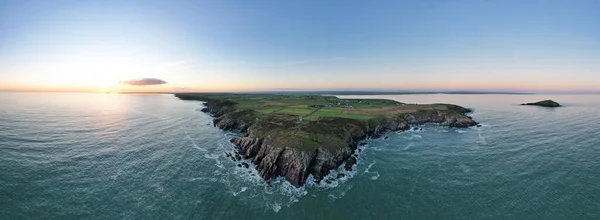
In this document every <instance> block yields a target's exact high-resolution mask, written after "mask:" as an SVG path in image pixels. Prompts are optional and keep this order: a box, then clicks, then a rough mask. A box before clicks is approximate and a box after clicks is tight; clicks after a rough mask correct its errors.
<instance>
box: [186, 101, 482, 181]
mask: <svg viewBox="0 0 600 220" xmlns="http://www.w3.org/2000/svg"><path fill="white" fill-rule="evenodd" d="M184 99H185V98H184ZM200 101H205V102H206V103H204V105H205V106H206V108H204V109H203V110H202V111H203V112H206V113H208V114H211V115H212V116H213V117H214V119H213V123H214V125H215V126H216V127H218V128H220V129H223V130H239V131H241V132H242V134H243V137H236V138H233V139H231V143H233V144H234V145H235V146H236V152H235V153H236V154H235V155H232V154H230V153H226V156H227V157H229V158H232V160H234V161H239V160H240V159H241V158H244V159H248V160H251V162H252V163H253V164H254V165H255V166H254V167H255V168H256V170H257V171H258V173H259V174H260V176H261V177H262V178H263V179H265V180H269V179H271V178H275V177H278V176H282V177H284V178H285V179H286V180H288V181H289V182H290V183H291V184H293V185H294V186H297V187H300V186H302V185H304V184H305V183H306V181H307V179H308V177H309V175H313V177H314V178H315V180H316V181H317V182H320V181H322V180H323V178H324V177H325V176H326V175H327V174H329V173H330V171H331V170H334V169H337V168H338V167H340V166H341V165H342V164H345V165H344V168H345V169H346V170H352V169H353V166H354V165H355V164H356V162H357V158H356V156H354V155H353V154H354V152H355V150H356V149H357V147H358V145H359V144H360V145H365V143H362V142H360V141H361V140H363V139H365V138H379V137H381V136H382V135H383V134H384V133H386V132H389V131H404V130H408V129H410V126H411V125H418V124H424V123H439V124H441V125H443V126H448V127H459V128H463V127H469V126H474V125H477V122H475V121H473V120H472V119H471V118H470V117H469V116H466V115H464V114H465V113H468V112H470V110H468V109H464V108H462V107H460V106H450V107H449V108H451V109H450V110H446V111H444V110H427V111H416V112H413V113H406V114H399V115H396V116H394V117H383V116H382V117H375V118H372V119H369V120H357V119H347V118H323V119H322V120H317V121H304V122H302V123H298V121H297V117H296V116H282V115H261V114H259V113H257V112H255V111H252V110H237V109H235V108H234V105H235V104H234V103H233V104H232V103H228V102H227V101H220V100H200ZM240 166H242V167H249V165H247V164H243V163H242V164H240Z"/></svg>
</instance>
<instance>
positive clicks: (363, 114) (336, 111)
mask: <svg viewBox="0 0 600 220" xmlns="http://www.w3.org/2000/svg"><path fill="white" fill-rule="evenodd" d="M190 95H193V96H202V97H203V98H209V99H218V100H228V101H232V102H234V103H235V108H236V109H239V110H253V111H256V112H258V113H260V114H280V115H294V116H304V118H303V120H309V121H315V120H319V119H320V118H324V117H325V118H327V117H335V118H349V119H364V120H366V119H371V118H373V117H376V116H378V115H390V114H395V113H397V112H396V111H397V108H400V107H401V106H405V104H404V103H400V102H397V101H393V100H386V99H339V98H337V97H335V96H318V95H277V94H233V93H222V94H190ZM315 110H316V111H315Z"/></svg>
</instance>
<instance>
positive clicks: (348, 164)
mask: <svg viewBox="0 0 600 220" xmlns="http://www.w3.org/2000/svg"><path fill="white" fill-rule="evenodd" d="M354 164H356V157H350V159H348V160H346V165H345V166H344V169H346V170H347V171H352V166H354Z"/></svg>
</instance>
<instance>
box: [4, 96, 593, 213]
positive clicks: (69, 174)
mask: <svg viewBox="0 0 600 220" xmlns="http://www.w3.org/2000/svg"><path fill="white" fill-rule="evenodd" d="M370 97H372V96H370ZM378 97H385V98H391V99H396V100H398V101H402V102H407V103H433V102H447V103H455V104H459V105H463V106H465V107H472V108H474V109H475V113H474V114H473V117H474V118H475V119H476V120H477V121H479V122H481V123H482V124H483V127H480V128H469V129H448V128H444V127H439V126H436V125H425V126H422V128H423V131H409V132H404V133H390V134H388V136H389V139H388V140H383V139H379V140H371V141H369V144H368V145H367V146H365V147H364V148H363V151H362V152H361V153H360V158H359V161H358V164H357V167H356V168H357V169H355V171H354V172H351V173H346V174H347V176H348V178H344V179H340V180H337V181H334V183H333V184H330V185H327V184H324V185H315V184H309V185H308V186H306V187H303V188H300V189H296V188H294V187H292V186H290V185H289V184H288V183H287V182H285V181H282V180H278V181H275V183H274V187H272V188H269V187H267V186H266V185H265V184H264V182H263V181H261V180H260V179H259V178H258V177H257V176H256V173H255V172H254V171H251V170H249V169H244V168H238V167H237V166H236V163H234V162H233V161H231V160H229V159H227V158H226V157H225V155H224V152H225V151H231V150H232V149H233V146H232V145H231V144H230V143H229V142H228V140H229V138H230V137H232V136H236V135H239V134H236V133H232V132H223V131H219V130H218V129H216V128H214V127H212V126H211V125H210V118H209V117H208V116H207V115H205V114H204V113H202V112H200V111H199V109H200V108H201V106H200V103H199V102H190V101H180V100H178V99H176V98H174V97H172V96H170V95H116V94H110V95H105V94H61V93H46V94H44V93H0V219H81V218H85V219H240V218H245V219H266V218H278V219H600V197H599V196H600V171H599V170H600V161H599V160H598V158H600V139H599V137H600V124H599V123H598V122H599V121H600V96H599V95H531V96H530V95H404V96H378ZM546 98H552V99H554V100H556V101H558V102H560V103H562V104H564V105H566V107H563V108H557V109H546V108H540V107H534V106H518V105H517V104H518V103H522V102H529V101H538V100H542V99H546ZM332 175H336V172H333V174H332Z"/></svg>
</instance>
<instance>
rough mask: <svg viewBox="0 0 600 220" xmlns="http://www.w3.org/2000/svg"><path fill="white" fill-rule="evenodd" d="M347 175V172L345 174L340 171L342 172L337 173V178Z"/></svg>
mask: <svg viewBox="0 0 600 220" xmlns="http://www.w3.org/2000/svg"><path fill="white" fill-rule="evenodd" d="M345 176H346V175H345V174H343V173H340V174H338V175H337V178H338V179H339V178H344V177H345Z"/></svg>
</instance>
